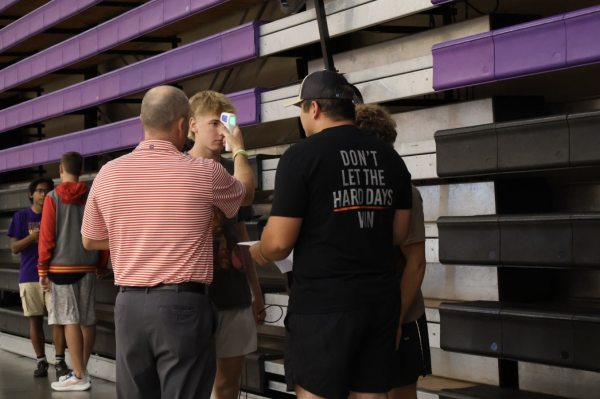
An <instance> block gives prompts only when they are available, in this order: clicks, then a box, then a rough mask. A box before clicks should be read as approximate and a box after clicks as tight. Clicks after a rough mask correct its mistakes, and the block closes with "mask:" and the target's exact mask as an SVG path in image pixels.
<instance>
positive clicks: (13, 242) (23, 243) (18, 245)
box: [10, 230, 40, 255]
mask: <svg viewBox="0 0 600 399" xmlns="http://www.w3.org/2000/svg"><path fill="white" fill-rule="evenodd" d="M39 236H40V231H39V230H36V231H34V232H33V233H31V234H30V235H28V236H27V237H25V238H23V239H22V240H19V239H17V238H15V237H11V238H10V250H11V252H12V253H13V254H15V255H16V254H18V253H21V251H24V250H25V249H26V248H27V247H28V246H30V245H31V244H32V243H33V242H35V240H37V239H38V238H39Z"/></svg>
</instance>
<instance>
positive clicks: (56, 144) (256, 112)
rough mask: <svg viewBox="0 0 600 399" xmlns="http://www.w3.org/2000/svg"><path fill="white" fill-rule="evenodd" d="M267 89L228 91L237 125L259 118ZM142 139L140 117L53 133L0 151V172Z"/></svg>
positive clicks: (129, 145) (113, 148)
mask: <svg viewBox="0 0 600 399" xmlns="http://www.w3.org/2000/svg"><path fill="white" fill-rule="evenodd" d="M265 91H266V89H262V88H254V89H249V90H244V91H240V92H237V93H232V94H228V95H227V96H228V97H229V98H230V99H231V101H232V102H233V104H234V105H235V107H236V108H237V109H238V113H237V117H238V123H239V125H240V126H242V127H243V126H252V125H256V124H258V123H259V122H260V95H261V94H262V93H264V92H265ZM143 139H144V131H143V129H142V124H141V122H140V119H139V117H136V118H131V119H127V120H124V121H120V122H115V123H111V124H108V125H103V126H99V127H96V128H93V129H88V130H83V131H81V132H76V133H71V134H66V135H64V136H59V137H53V138H51V139H47V140H42V141H37V142H35V143H29V144H25V145H22V146H18V147H13V148H9V149H7V150H3V151H0V172H5V171H8V170H14V169H23V168H27V167H31V166H35V165H43V164H46V163H51V162H58V161H60V158H61V157H62V155H63V154H64V153H65V152H68V151H77V152H79V153H81V154H82V155H83V156H91V155H97V154H103V153H107V152H113V151H119V150H124V149H128V148H132V147H135V146H137V145H138V143H139V142H140V141H142V140H143Z"/></svg>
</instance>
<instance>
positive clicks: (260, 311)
mask: <svg viewBox="0 0 600 399" xmlns="http://www.w3.org/2000/svg"><path fill="white" fill-rule="evenodd" d="M252 314H254V322H255V323H256V325H257V326H260V325H261V324H263V323H264V320H265V316H266V315H267V311H266V310H265V301H264V300H263V298H262V296H259V297H257V298H254V299H253V300H252Z"/></svg>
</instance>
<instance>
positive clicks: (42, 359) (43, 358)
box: [37, 355, 47, 363]
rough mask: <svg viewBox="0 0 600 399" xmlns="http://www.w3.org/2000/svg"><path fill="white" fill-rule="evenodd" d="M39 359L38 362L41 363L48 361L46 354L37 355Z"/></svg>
mask: <svg viewBox="0 0 600 399" xmlns="http://www.w3.org/2000/svg"><path fill="white" fill-rule="evenodd" d="M37 361H38V363H40V362H46V361H47V360H46V355H42V356H38V357H37Z"/></svg>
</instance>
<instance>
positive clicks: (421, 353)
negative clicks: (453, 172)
mask: <svg viewBox="0 0 600 399" xmlns="http://www.w3.org/2000/svg"><path fill="white" fill-rule="evenodd" d="M356 126H358V127H359V128H360V129H362V130H363V131H364V132H367V133H369V134H371V135H372V136H375V137H377V138H378V139H381V140H383V141H384V142H386V143H388V144H389V145H391V146H393V145H394V142H395V141H396V137H397V136H398V132H397V130H396V128H397V125H396V121H395V120H394V119H393V118H392V116H391V115H390V113H389V112H388V110H387V109H385V108H384V107H382V106H380V105H358V106H357V107H356ZM412 197H413V201H412V203H413V208H412V210H411V213H410V229H409V232H408V238H407V239H406V241H404V243H403V244H402V245H401V246H400V247H396V261H397V267H398V269H397V270H398V278H399V279H400V291H401V295H402V310H401V314H400V326H399V327H398V339H400V345H399V347H398V349H397V350H396V358H395V365H394V366H395V368H396V370H395V374H394V389H392V390H391V391H390V393H389V398H390V399H416V398H417V380H418V379H419V377H420V376H426V375H429V374H431V353H430V347H429V333H428V331H427V318H426V317H425V302H424V300H423V293H422V292H421V284H422V283H423V277H424V276H425V265H426V261H425V217H424V214H423V199H422V198H421V194H420V193H419V190H417V188H416V187H415V186H414V185H413V186H412Z"/></svg>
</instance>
